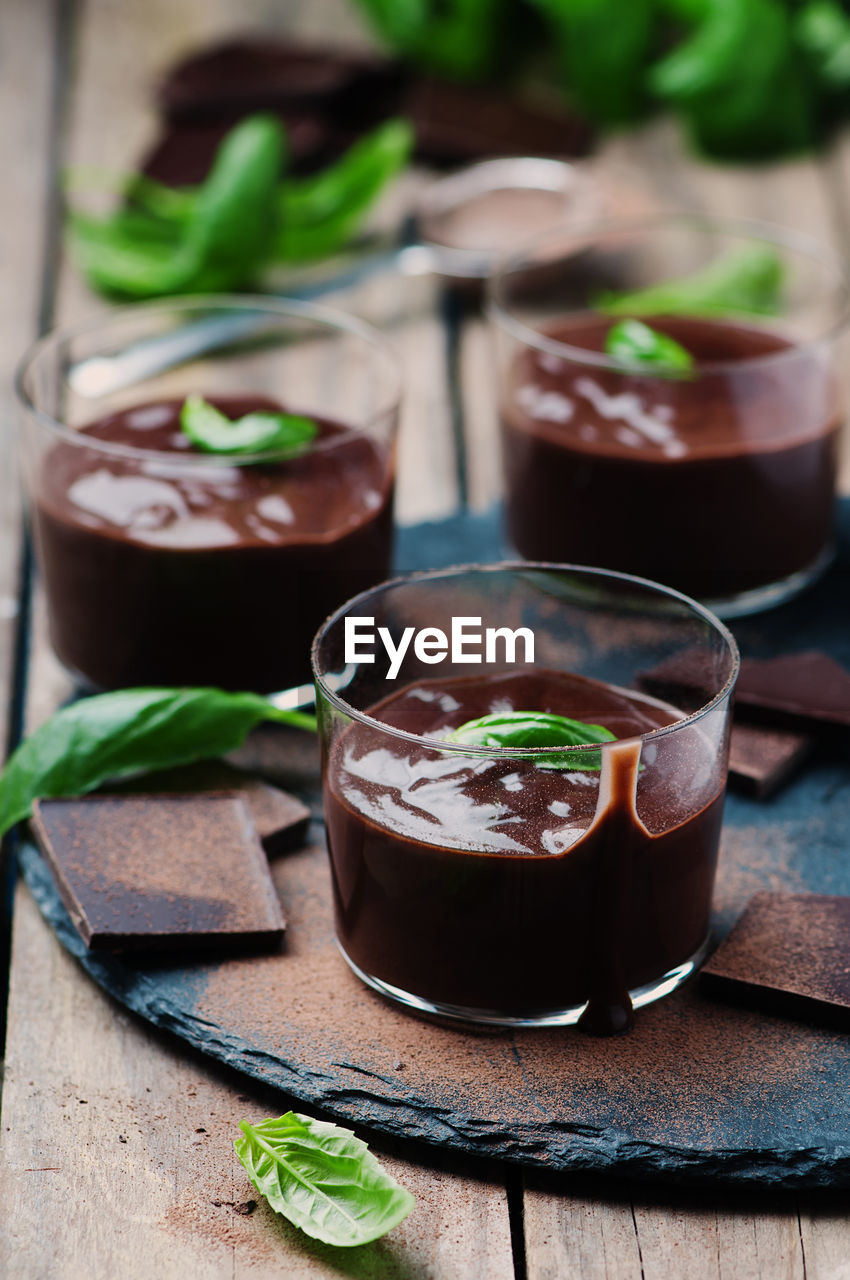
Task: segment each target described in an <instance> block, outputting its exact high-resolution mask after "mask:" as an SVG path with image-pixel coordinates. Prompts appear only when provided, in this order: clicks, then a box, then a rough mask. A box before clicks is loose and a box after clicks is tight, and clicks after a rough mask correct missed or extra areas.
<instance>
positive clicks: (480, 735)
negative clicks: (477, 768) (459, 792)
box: [449, 711, 616, 771]
mask: <svg viewBox="0 0 850 1280" xmlns="http://www.w3.org/2000/svg"><path fill="white" fill-rule="evenodd" d="M449 741H450V742H457V743H458V744H460V745H462V746H468V747H497V748H511V747H515V748H516V747H520V748H527V747H584V746H588V745H590V744H592V743H594V742H614V741H616V734H613V733H611V731H610V729H606V728H605V727H604V726H603V725H601V724H585V723H584V721H582V720H570V719H568V718H567V717H566V716H556V715H552V714H550V713H549V712H548V711H506V712H500V713H497V714H495V715H489V716H482V717H481V718H480V719H479V720H467V722H466V724H462V725H461V726H460V727H459V728H457V729H455V730H454V731H453V732H452V734H451V735H450V737H449ZM535 764H537V765H539V766H540V768H543V769H569V770H571V771H572V770H577V769H583V770H592V769H601V767H602V753H601V751H586V752H585V751H583V752H580V753H570V754H568V755H564V756H557V755H552V756H549V755H547V756H541V757H540V758H539V759H538V760H535Z"/></svg>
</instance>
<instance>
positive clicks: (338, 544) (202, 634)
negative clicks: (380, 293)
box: [17, 296, 400, 693]
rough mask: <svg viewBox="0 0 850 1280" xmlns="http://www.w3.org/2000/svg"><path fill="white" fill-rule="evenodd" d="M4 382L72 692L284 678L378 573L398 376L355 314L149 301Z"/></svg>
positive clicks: (385, 542) (264, 304)
mask: <svg viewBox="0 0 850 1280" xmlns="http://www.w3.org/2000/svg"><path fill="white" fill-rule="evenodd" d="M17 391H18V400H19V406H20V419H21V440H22V446H23V459H24V468H25V477H26V484H27V488H28V491H29V499H30V508H31V516H32V527H33V533H34V537H35V547H36V552H37V558H38V564H39V569H40V572H41V576H42V579H43V582H44V588H45V592H46V597H47V611H48V619H49V626H50V635H51V639H52V643H53V647H54V649H55V651H56V654H57V656H58V657H59V659H60V661H61V662H62V663H63V665H64V666H65V667H66V668H67V670H68V671H69V672H70V673H71V674H72V676H73V677H74V678H75V679H76V680H77V681H78V682H79V683H80V684H81V685H83V686H84V687H89V688H94V689H113V688H119V687H123V686H129V685H141V684H166V685H182V684H189V685H217V686H220V687H223V688H230V689H254V690H257V691H259V692H264V693H265V692H271V691H277V690H285V689H290V688H292V687H293V686H297V685H299V684H301V683H302V682H304V681H306V680H309V678H310V642H311V640H312V637H313V634H314V633H315V630H316V628H317V626H318V625H319V623H320V622H321V621H322V619H323V618H326V617H327V615H328V614H329V613H330V612H331V610H332V609H335V608H336V607H337V606H338V605H339V604H340V603H341V602H342V601H344V600H346V599H347V598H348V597H349V596H350V595H351V594H352V592H356V591H362V590H364V589H365V588H366V587H368V586H371V585H373V584H374V583H377V582H380V581H381V580H382V579H384V578H385V577H386V576H387V573H388V571H389V564H390V553H391V543H392V500H393V484H394V472H395V460H394V440H395V434H396V426H397V420H398V408H399V396H400V376H399V369H398V365H397V362H396V359H395V357H394V356H393V354H392V352H391V350H390V348H389V346H388V344H387V343H386V341H385V340H384V339H383V337H382V336H381V335H380V334H379V333H377V332H376V331H374V330H373V329H371V328H370V327H369V326H368V325H366V324H363V323H361V322H360V321H358V320H356V319H354V318H352V317H349V316H346V315H343V314H339V313H335V312H332V311H328V310H325V309H324V308H321V307H316V306H313V305H309V304H307V303H302V302H291V301H283V300H281V301H278V300H275V299H270V298H268V299H267V298H258V297H244V298H240V297H215V296H210V297H204V298H196V299H180V300H172V301H168V302H157V303H152V304H145V305H141V306H138V307H133V308H127V309H125V310H121V311H117V312H113V313H112V314H111V315H110V316H108V317H106V318H105V319H101V320H99V321H96V322H94V323H90V324H88V325H84V326H80V327H78V328H74V329H69V330H66V331H61V332H57V333H53V334H51V335H49V336H48V337H46V338H45V339H43V340H42V341H41V342H39V343H37V344H36V345H35V346H34V347H33V348H32V350H31V351H30V352H29V354H28V355H27V356H26V358H25V359H24V361H23V364H22V366H21V369H20V372H19V375H18V383H17Z"/></svg>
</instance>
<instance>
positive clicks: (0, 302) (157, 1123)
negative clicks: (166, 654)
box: [0, 0, 850, 1280]
mask: <svg viewBox="0 0 850 1280" xmlns="http://www.w3.org/2000/svg"><path fill="white" fill-rule="evenodd" d="M258 29H266V30H268V31H270V32H274V31H284V30H285V31H291V32H298V33H299V34H302V35H314V36H319V37H327V36H328V34H329V33H333V37H334V38H335V39H339V40H340V41H343V42H352V43H361V44H362V43H363V42H364V41H365V40H366V39H367V37H366V36H365V34H364V32H363V31H362V29H361V28H360V27H359V26H358V23H357V20H356V16H355V15H354V14H353V12H352V10H351V8H350V7H349V6H348V5H347V4H346V3H345V0H240V3H238V4H237V3H236V0H146V2H145V3H144V4H142V3H140V2H139V0H137V2H136V3H133V2H132V0H76V2H74V0H68V2H67V3H63V2H62V0H4V3H3V5H2V6H0V52H1V53H2V58H3V75H2V76H0V119H2V121H3V128H2V130H0V148H2V160H0V172H2V174H3V176H4V193H3V205H4V207H3V216H2V218H0V260H2V272H3V275H2V282H3V290H2V294H0V361H2V366H3V369H2V372H3V386H2V394H3V403H4V408H5V410H6V412H5V413H4V417H3V423H2V434H0V699H3V700H4V701H3V717H4V722H5V724H6V726H7V727H8V730H9V732H10V733H11V734H12V736H13V737H14V735H15V734H16V733H17V732H18V730H19V728H20V726H21V724H25V725H26V726H28V727H32V726H34V725H36V724H38V723H39V722H40V721H41V720H43V719H44V718H45V717H46V716H47V715H48V714H49V713H50V711H51V710H52V709H53V708H54V707H55V706H56V705H57V703H58V701H59V700H60V699H61V698H62V697H63V696H64V695H65V694H66V692H67V682H66V678H65V676H64V675H63V673H62V672H61V671H60V670H59V669H58V667H57V664H56V663H55V661H54V659H53V658H52V656H51V654H50V651H49V648H48V646H47V643H46V639H45V632H44V624H43V609H42V602H41V599H40V596H39V593H38V590H37V589H36V590H35V592H34V600H33V605H32V610H33V624H32V628H31V630H28V628H27V627H26V625H25V623H26V615H27V613H28V611H29V603H28V601H29V593H28V591H27V579H28V566H27V563H26V561H25V559H23V558H22V553H21V549H20V547H21V544H20V537H19V528H20V498H19V492H18V482H17V479H16V469H15V465H14V456H13V453H14V451H13V441H12V434H13V433H12V419H13V409H12V398H11V391H10V383H9V377H10V374H11V371H12V368H13V365H14V362H15V360H16V359H17V357H18V356H19V355H20V353H21V352H22V350H23V348H24V347H25V346H26V345H27V343H28V342H29V341H30V340H31V339H32V338H33V337H34V336H35V334H36V333H37V332H39V331H44V330H45V329H47V328H49V327H50V326H52V325H54V324H55V323H61V322H67V321H68V320H69V319H71V318H73V317H76V316H78V315H80V314H81V313H85V312H88V313H92V312H93V311H94V310H95V309H96V308H97V307H98V306H101V307H102V306H103V304H102V303H98V302H97V301H95V300H94V299H93V298H92V297H91V295H89V294H88V293H87V291H86V290H85V289H84V287H83V286H82V285H81V284H80V282H79V280H78V278H77V277H76V275H75V274H74V273H73V271H71V270H70V269H69V268H68V267H67V265H66V264H65V261H64V258H63V254H62V248H61V231H60V197H59V182H60V173H61V170H62V168H63V166H65V165H67V164H69V163H74V164H82V163H86V164H96V165H102V166H112V167H114V168H118V169H120V168H123V167H125V166H126V165H127V163H128V161H129V160H130V159H131V158H132V157H134V156H135V155H137V154H138V153H139V152H140V150H141V149H142V147H143V145H144V144H145V142H146V141H147V140H148V139H149V138H150V136H151V135H152V131H153V124H154V122H153V117H152V111H151V85H152V82H153V80H154V78H155V75H156V73H157V72H158V71H159V70H160V69H161V68H163V67H164V66H166V65H167V64H168V63H169V62H170V61H172V60H173V59H174V58H175V56H177V55H178V54H179V53H181V52H184V51H188V50H189V49H191V48H192V47H194V46H197V45H199V44H201V43H203V42H205V41H209V40H211V39H213V38H215V37H217V36H220V35H222V34H224V33H230V32H234V31H244V30H255V31H256V30H258ZM599 163H602V164H604V165H607V166H614V165H619V166H625V167H631V168H633V169H635V170H638V171H640V172H641V173H642V174H643V177H644V180H645V181H646V180H648V181H649V182H650V184H651V186H652V187H653V189H654V191H655V194H656V196H657V198H658V200H659V201H660V202H661V203H669V204H676V205H680V206H690V207H702V208H704V209H709V210H713V211H715V212H719V211H722V212H724V213H739V214H746V215H751V216H761V217H767V218H771V219H774V220H776V221H779V222H784V223H787V224H792V225H796V226H800V227H805V228H807V229H808V230H810V231H811V232H813V233H814V234H816V235H819V236H821V237H824V238H827V239H830V240H832V241H833V242H835V243H836V244H838V245H839V247H842V248H844V249H850V147H848V146H845V145H844V144H843V143H842V144H841V145H838V146H836V147H835V148H834V149H833V151H832V153H831V154H830V155H829V156H828V157H827V158H825V159H824V160H822V161H819V162H815V161H805V162H794V163H790V164H784V165H780V166H773V167H770V168H767V169H761V170H758V171H753V170H736V171H733V170H720V169H716V168H708V167H703V166H699V165H697V164H695V163H694V162H693V161H692V160H689V159H688V158H686V157H685V156H684V154H683V152H682V149H681V147H680V146H679V144H678V141H677V137H676V131H675V128H674V127H673V126H672V125H671V124H668V123H665V122H661V123H657V124H654V125H653V126H651V127H649V128H647V129H645V130H644V131H642V132H640V133H639V134H637V135H632V136H630V137H628V138H624V139H619V140H614V141H611V142H609V143H608V144H606V146H605V148H604V150H603V153H602V156H601V159H600V161H599ZM411 181H412V182H415V181H416V178H415V176H414V177H413V178H412V179H411ZM407 194H409V190H408V192H407ZM405 198H406V190H405V183H402V184H401V186H400V188H399V189H398V190H397V191H396V192H395V193H394V195H393V196H392V197H391V198H390V199H389V200H388V202H387V204H386V207H385V209H384V211H383V215H384V217H385V218H386V219H389V220H390V221H391V220H392V219H393V218H394V217H395V216H397V213H398V209H399V207H401V206H402V205H403V202H404V200H405ZM338 301H339V302H340V303H341V304H342V305H345V306H348V307H350V308H351V309H352V310H356V311H358V312H360V313H361V314H364V315H366V316H367V317H369V318H371V319H373V320H375V321H376V322H377V323H379V324H382V325H384V326H386V327H388V328H390V329H391V330H392V332H393V334H394V337H395V339H396V340H397V342H398V344H399V347H400V349H401V351H402V354H403V356H404V358H405V360H406V363H407V372H408V397H407V405H406V409H405V415H404V423H403V430H402V449H401V464H400V467H401V476H400V492H399V506H398V513H399V518H400V519H401V520H402V521H405V522H412V521H416V520H419V519H423V518H428V517H431V518H433V517H440V516H442V515H446V514H448V513H450V512H451V511H453V510H455V509H457V507H458V506H460V505H463V504H468V505H470V506H472V507H473V508H482V507H485V506H486V505H488V504H489V503H490V502H491V501H492V500H493V499H494V498H495V497H496V496H497V494H498V489H499V477H498V468H497V462H496V458H497V450H496V448H495V444H494V425H495V415H494V405H493V397H492V389H491V380H490V377H489V373H488V369H487V351H486V340H485V334H484V331H483V326H482V324H481V322H480V321H478V320H475V319H472V320H467V321H465V322H464V323H463V324H462V326H460V330H459V331H458V326H457V325H455V326H454V327H452V326H449V328H448V329H447V327H446V325H445V323H444V321H443V320H441V319H440V316H443V317H444V318H445V315H446V311H445V308H443V309H442V310H441V308H440V301H441V300H440V297H439V294H438V291H437V289H436V287H435V286H434V284H433V283H431V282H427V281H425V280H420V281H416V282H410V281H407V282H403V281H400V280H394V279H391V278H384V279H382V280H376V281H372V282H371V283H369V284H368V285H364V286H363V287H361V288H360V289H359V290H358V291H357V293H356V294H347V295H345V296H343V297H341V298H339V299H338ZM28 634H31V640H30V642H29V653H28V654H26V653H24V652H23V649H24V647H26V646H24V645H23V644H22V639H21V638H22V637H26V636H27V635H28ZM11 893H12V886H11V885H10V886H9V903H7V905H8V906H11ZM4 949H5V948H4ZM5 959H6V957H5V954H4V956H3V961H4V963H3V965H2V967H3V969H4V970H5ZM9 969H10V979H9V1007H8V1037H7V1044H6V1072H5V1086H4V1092H3V1099H2V1102H3V1108H2V1149H1V1151H0V1154H2V1160H0V1223H2V1226H0V1275H2V1276H9V1277H14V1278H15V1280H76V1278H77V1277H80V1278H81V1280H82V1277H84V1276H85V1277H88V1276H94V1277H103V1280H114V1277H118V1276H121V1277H123V1278H124V1280H135V1278H138V1280H142V1278H143V1277H144V1278H145V1280H148V1278H149V1277H156V1278H157V1280H164V1278H165V1277H172V1276H173V1277H181V1278H182V1277H185V1278H187V1280H223V1278H224V1277H236V1276H242V1277H251V1280H260V1278H261V1277H262V1278H265V1277H269V1278H271V1277H275V1278H278V1277H282V1276H286V1277H288V1278H289V1280H301V1278H302V1277H304V1278H306V1277H332V1276H338V1275H345V1276H353V1277H364V1278H367V1277H368V1280H383V1278H384V1277H386V1278H387V1280H389V1277H394V1278H399V1280H400V1278H402V1277H403V1278H404V1280H425V1277H435V1278H436V1280H472V1278H475V1280H477V1278H478V1277H481V1278H485V1277H486V1278H488V1280H506V1278H507V1277H518V1278H520V1277H528V1280H554V1278H555V1277H558V1278H560V1277H580V1278H581V1280H597V1278H600V1280H601V1278H602V1277H610V1278H616V1280H632V1278H633V1277H634V1278H637V1277H645V1278H646V1280H670V1278H671V1277H672V1278H673V1280H675V1278H676V1277H680V1276H681V1277H684V1276H687V1277H688V1280H703V1278H707V1277H722V1278H723V1280H732V1278H733V1277H740V1278H741V1280H744V1278H746V1280H753V1278H763V1280H779V1278H783V1280H784V1278H785V1277H788V1278H789V1280H790V1278H791V1277H808V1278H809V1280H848V1277H850V1219H848V1215H847V1210H846V1203H845V1200H844V1198H841V1197H838V1196H837V1195H836V1196H832V1195H828V1194H820V1195H814V1194H810V1195H794V1196H789V1197H781V1196H779V1195H776V1194H773V1195H771V1196H768V1195H765V1194H744V1193H743V1192H740V1191H738V1192H736V1193H735V1194H734V1196H729V1195H719V1194H713V1193H711V1192H707V1191H705V1192H700V1193H699V1194H697V1193H693V1192H689V1193H687V1194H685V1193H679V1192H677V1191H676V1190H675V1189H673V1190H671V1189H666V1190H663V1191H656V1190H654V1189H653V1188H651V1187H647V1186H629V1185H615V1184H612V1183H611V1182H610V1181H606V1182H604V1183H602V1182H597V1183H593V1184H591V1183H590V1182H588V1180H587V1179H582V1178H580V1177H572V1178H569V1179H559V1180H553V1179H551V1178H550V1179H544V1178H541V1177H539V1176H534V1177H531V1176H528V1177H527V1176H525V1175H524V1174H523V1173H522V1172H521V1171H520V1170H518V1169H513V1168H505V1167H503V1166H494V1165H492V1164H487V1163H485V1162H483V1161H482V1162H480V1163H476V1162H469V1161H464V1162H461V1161H459V1160H457V1159H456V1158H452V1157H451V1155H450V1154H448V1153H447V1154H446V1155H445V1156H444V1157H443V1156H441V1154H440V1153H434V1152H429V1151H426V1150H424V1149H422V1148H421V1147H412V1146H409V1145H404V1146H403V1147H398V1146H396V1147H392V1148H390V1147H389V1146H388V1145H387V1143H386V1140H384V1139H382V1138H381V1137H380V1135H369V1134H366V1135H365V1136H366V1137H368V1138H369V1139H370V1141H371V1143H372V1146H373V1148H374V1149H375V1150H376V1151H377V1152H378V1153H379V1154H380V1155H381V1156H382V1157H383V1158H385V1159H386V1161H387V1163H388V1165H390V1166H391V1167H392V1169H393V1170H394V1171H395V1173H396V1175H397V1176H398V1177H399V1178H400V1179H401V1180H402V1181H403V1182H404V1183H405V1184H406V1185H407V1186H408V1187H410V1189H411V1190H412V1191H413V1192H414V1193H415V1195H416V1196H417V1207H416V1210H415V1212H414V1213H413V1214H412V1215H411V1217H410V1218H409V1219H408V1220H407V1221H406V1222H405V1223H404V1224H402V1226H400V1227H399V1228H398V1229H397V1230H396V1231H394V1232H393V1233H392V1235H391V1236H389V1237H387V1238H386V1239H385V1240H383V1241H381V1242H379V1243H377V1244H375V1245H372V1246H368V1247H366V1248H363V1249H360V1250H355V1251H353V1252H351V1253H348V1254H345V1253H343V1252H342V1251H333V1250H329V1249H326V1248H323V1247H321V1246H316V1245H313V1244H312V1243H311V1242H309V1241H308V1240H306V1238H305V1237H303V1236H302V1235H300V1234H299V1233H298V1232H297V1231H295V1230H294V1229H292V1228H290V1227H289V1226H288V1224H287V1223H286V1222H284V1221H283V1220H282V1219H280V1218H277V1217H275V1215H273V1214H272V1213H271V1212H270V1211H269V1210H268V1209H267V1207H266V1206H265V1205H261V1206H260V1207H259V1208H258V1209H257V1210H256V1212H255V1213H253V1214H252V1215H251V1216H241V1215H239V1214H237V1213H235V1212H234V1211H233V1208H232V1207H231V1205H232V1203H236V1204H238V1203H239V1202H241V1201H244V1200H246V1199H247V1198H248V1197H249V1195H250V1190H251V1189H250V1185H249V1183H248V1181H247V1178H246V1175H245V1174H244V1171H243V1170H242V1168H241V1166H240V1165H239V1164H238V1162H237V1161H236V1158H235V1156H234V1153H233V1148H232V1140H233V1137H234V1135H235V1133H236V1132H237V1122H238V1120H239V1119H241V1118H243V1117H246V1116H247V1117H260V1116H263V1115H272V1114H279V1113H280V1112H281V1111H282V1110H284V1109H285V1108H286V1106H287V1105H288V1100H287V1099H285V1098H283V1097H281V1096H280V1095H279V1094H277V1095H271V1096H269V1095H267V1094H263V1092H262V1090H260V1089H259V1088H258V1087H256V1086H255V1085H254V1084H251V1083H250V1082H249V1081H247V1080H246V1079H243V1078H237V1077H234V1076H233V1075H230V1074H228V1073H227V1072H225V1071H223V1070H219V1069H216V1068H215V1067H214V1066H213V1065H211V1064H210V1063H209V1062H208V1061H206V1060H203V1059H201V1058H199V1057H196V1056H192V1055H191V1054H189V1053H187V1052H186V1051H184V1049H183V1047H182V1046H181V1045H180V1044H179V1043H176V1042H174V1041H172V1040H170V1039H168V1038H166V1037H164V1036H160V1035H154V1034H153V1033H152V1031H151V1030H150V1029H149V1028H148V1027H147V1026H146V1025H144V1024H142V1023H140V1022H139V1021H138V1020H136V1019H135V1018H133V1017H131V1016H129V1015H128V1014H126V1013H125V1012H124V1011H122V1010H121V1009H120V1008H119V1007H118V1006H116V1005H115V1004H114V1003H112V1002H111V1001H110V1000H109V999H108V998H106V997H105V996H104V995H103V994H102V993H101V992H100V990H99V989H98V988H96V987H95V986H94V985H93V984H92V983H91V982H90V981H89V980H88V979H87V978H86V977H85V976H84V975H83V974H82V973H81V972H80V971H79V970H78V969H77V967H76V966H75V964H74V963H73V961H72V960H70V959H69V957H68V956H67V955H66V954H65V953H64V952H63V951H62V949H61V948H60V946H59V944H58V943H57V942H56V940H55V938H54V937H53V935H52V933H51V932H50V931H49V929H48V928H47V927H46V925H45V924H44V923H43V922H42V920H41V918H40V916H39V914H38V912H37V910H36V908H35V906H34V905H33V903H32V901H31V899H30V898H29V895H28V893H27V892H26V890H24V889H23V888H22V887H20V886H18V887H17V889H15V890H14V930H13V936H12V941H11V955H10V966H9ZM216 1202H218V1203H216Z"/></svg>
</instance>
